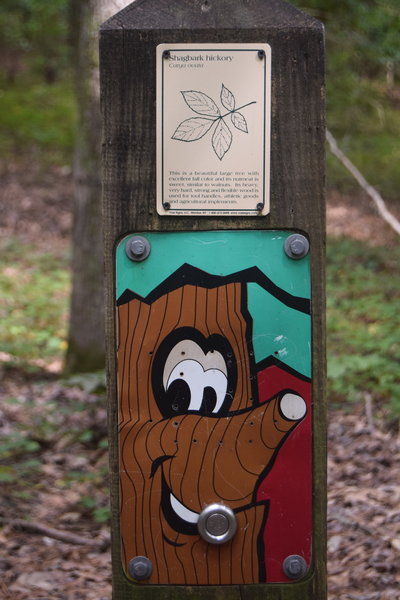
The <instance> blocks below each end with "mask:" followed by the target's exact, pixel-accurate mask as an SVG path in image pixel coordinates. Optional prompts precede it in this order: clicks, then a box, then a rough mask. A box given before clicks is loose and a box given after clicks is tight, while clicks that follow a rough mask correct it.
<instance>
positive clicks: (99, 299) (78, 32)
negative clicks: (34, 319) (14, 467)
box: [66, 0, 131, 373]
mask: <svg viewBox="0 0 400 600" xmlns="http://www.w3.org/2000/svg"><path fill="white" fill-rule="evenodd" d="M130 3H131V0H70V16H71V34H72V35H71V38H72V45H73V60H74V66H75V74H76V95H77V105H78V130H77V136H76V146H75V156H74V165H73V174H74V184H75V191H74V228H73V239H72V242H73V259H72V274H73V282H72V296H71V308H70V325H69V337H68V351H67V357H66V371H67V372H72V373H73V372H75V373H76V372H85V371H94V370H97V369H102V368H103V367H104V361H105V349H104V284H103V245H102V218H101V180H100V173H101V158H100V157H101V118H100V103H99V95H100V90H99V73H98V30H99V26H100V25H101V23H103V22H104V21H105V20H106V19H108V18H109V17H111V16H112V15H114V14H115V13H116V12H118V11H119V10H121V9H122V8H124V7H125V6H127V5H128V4H130Z"/></svg>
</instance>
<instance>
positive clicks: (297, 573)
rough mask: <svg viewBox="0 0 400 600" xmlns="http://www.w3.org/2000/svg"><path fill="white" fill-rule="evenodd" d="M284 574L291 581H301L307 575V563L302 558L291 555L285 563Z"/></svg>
mask: <svg viewBox="0 0 400 600" xmlns="http://www.w3.org/2000/svg"><path fill="white" fill-rule="evenodd" d="M282 566H283V572H284V573H285V575H286V577H289V579H300V578H301V577H304V575H305V574H306V573H307V563H306V561H305V560H304V558H303V557H302V556H299V555H298V554H291V555H290V556H287V557H286V558H285V560H284V561H283V565H282Z"/></svg>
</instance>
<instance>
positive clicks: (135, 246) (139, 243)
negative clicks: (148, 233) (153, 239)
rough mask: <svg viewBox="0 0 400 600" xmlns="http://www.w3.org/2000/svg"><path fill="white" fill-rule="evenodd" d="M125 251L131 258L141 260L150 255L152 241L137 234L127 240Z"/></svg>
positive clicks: (136, 260)
mask: <svg viewBox="0 0 400 600" xmlns="http://www.w3.org/2000/svg"><path fill="white" fill-rule="evenodd" d="M125 251H126V254H127V256H128V258H130V260H134V261H135V262H140V261H142V260H145V259H146V258H147V257H148V256H149V254H150V243H149V241H148V240H146V238H144V237H142V236H140V235H135V236H133V237H132V238H130V239H129V240H128V241H127V242H126V245H125Z"/></svg>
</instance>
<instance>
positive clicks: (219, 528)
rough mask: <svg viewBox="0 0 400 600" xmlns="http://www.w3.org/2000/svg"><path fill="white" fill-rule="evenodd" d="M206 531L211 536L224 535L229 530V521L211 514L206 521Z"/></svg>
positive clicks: (219, 515) (220, 515)
mask: <svg viewBox="0 0 400 600" xmlns="http://www.w3.org/2000/svg"><path fill="white" fill-rule="evenodd" d="M206 529H207V531H208V532H209V533H211V535H224V534H225V533H226V532H227V531H228V529H229V521H228V519H227V518H226V516H225V515H223V514H221V513H217V512H216V513H212V514H211V515H210V516H209V517H208V519H207V521H206Z"/></svg>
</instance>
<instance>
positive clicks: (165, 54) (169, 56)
mask: <svg viewBox="0 0 400 600" xmlns="http://www.w3.org/2000/svg"><path fill="white" fill-rule="evenodd" d="M162 55H163V58H171V51H170V50H164V52H163V53H162Z"/></svg>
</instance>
